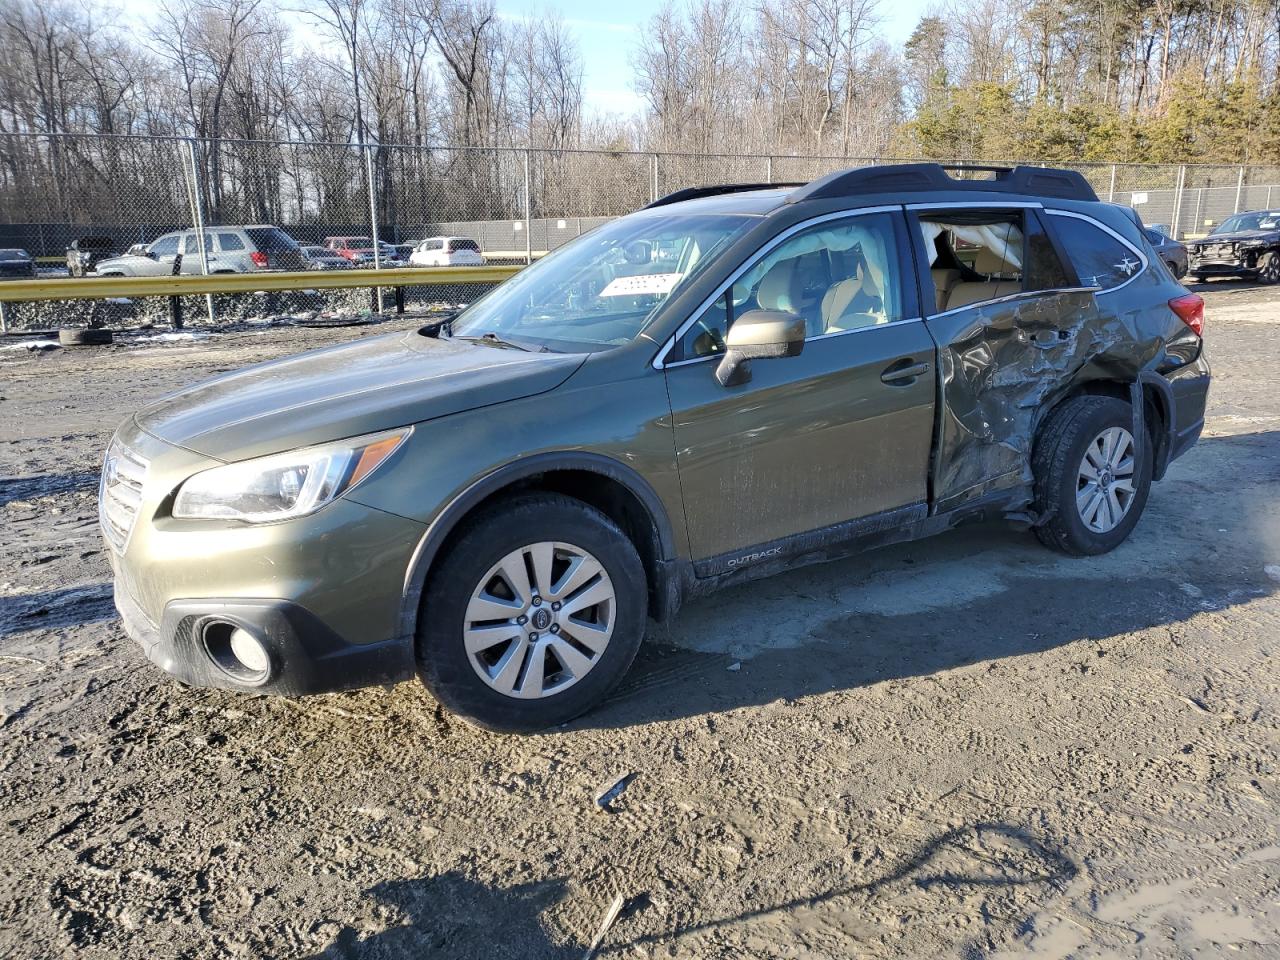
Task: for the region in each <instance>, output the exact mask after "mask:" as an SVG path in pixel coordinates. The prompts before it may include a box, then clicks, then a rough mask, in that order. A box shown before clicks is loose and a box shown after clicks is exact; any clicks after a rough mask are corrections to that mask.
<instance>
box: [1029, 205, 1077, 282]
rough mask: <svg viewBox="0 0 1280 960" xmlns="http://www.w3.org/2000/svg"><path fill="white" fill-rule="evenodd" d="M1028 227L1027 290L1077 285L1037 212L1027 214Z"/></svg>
mask: <svg viewBox="0 0 1280 960" xmlns="http://www.w3.org/2000/svg"><path fill="white" fill-rule="evenodd" d="M1026 228H1027V269H1026V276H1025V278H1024V280H1023V287H1024V288H1025V289H1027V290H1061V289H1063V288H1064V287H1074V286H1076V282H1075V280H1074V279H1073V278H1072V277H1071V276H1070V273H1069V271H1068V270H1067V268H1066V267H1064V266H1063V263H1062V258H1061V257H1060V256H1059V255H1058V250H1057V248H1056V247H1054V245H1053V241H1052V240H1050V239H1049V235H1048V234H1047V233H1045V228H1044V225H1043V224H1042V223H1041V221H1040V218H1039V217H1038V216H1037V215H1036V214H1035V213H1031V212H1029V213H1028V214H1027V218H1026Z"/></svg>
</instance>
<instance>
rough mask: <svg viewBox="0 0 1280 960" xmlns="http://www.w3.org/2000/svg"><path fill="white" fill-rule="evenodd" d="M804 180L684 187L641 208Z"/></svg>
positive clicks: (801, 183) (776, 187) (786, 184)
mask: <svg viewBox="0 0 1280 960" xmlns="http://www.w3.org/2000/svg"><path fill="white" fill-rule="evenodd" d="M804 185H805V182H804V181H802V182H799V183H722V184H719V185H715V186H709V187H685V188H684V189H683V190H677V191H676V192H675V193H668V194H667V195H666V196H665V197H659V198H658V199H657V200H655V201H653V203H650V204H646V205H645V206H644V207H642V208H641V209H643V210H649V209H651V208H653V207H665V206H666V205H667V204H669V203H679V202H680V201H682V200H697V199H698V198H699V197H714V196H718V195H719V194H722V193H746V192H747V191H748V190H777V189H779V188H781V187H803V186H804Z"/></svg>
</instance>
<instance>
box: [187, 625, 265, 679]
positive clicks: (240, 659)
mask: <svg viewBox="0 0 1280 960" xmlns="http://www.w3.org/2000/svg"><path fill="white" fill-rule="evenodd" d="M201 634H202V636H203V639H204V649H205V652H206V653H208V655H209V659H210V660H212V661H213V663H214V665H216V666H217V667H218V669H220V670H221V671H222V672H223V673H225V674H227V675H228V676H230V677H232V678H233V679H235V680H238V681H239V682H240V683H244V684H249V685H257V684H260V683H262V682H264V681H265V680H266V679H267V677H268V676H270V674H271V656H270V654H268V653H267V648H266V646H264V645H263V643H262V641H261V640H259V639H258V638H257V637H255V636H254V635H253V634H252V633H250V632H249V631H248V630H245V629H244V628H243V627H238V626H236V625H235V624H233V623H227V622H226V621H225V620H212V621H209V622H208V623H206V624H205V625H204V627H203V629H202V630H201Z"/></svg>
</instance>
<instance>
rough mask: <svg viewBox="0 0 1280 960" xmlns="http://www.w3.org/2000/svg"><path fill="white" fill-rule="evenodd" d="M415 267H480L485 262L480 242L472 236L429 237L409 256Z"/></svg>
mask: <svg viewBox="0 0 1280 960" xmlns="http://www.w3.org/2000/svg"><path fill="white" fill-rule="evenodd" d="M409 263H410V264H412V265H413V266H415V267H479V266H482V265H483V264H484V255H483V254H481V253H480V244H478V243H476V242H475V241H474V240H472V239H471V238H470V237H427V239H425V240H423V241H422V242H421V243H419V244H418V245H417V246H416V247H414V248H413V253H412V254H410V256H409Z"/></svg>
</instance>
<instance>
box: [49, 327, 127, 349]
mask: <svg viewBox="0 0 1280 960" xmlns="http://www.w3.org/2000/svg"><path fill="white" fill-rule="evenodd" d="M113 339H114V337H113V336H112V334H111V331H110V330H103V329H100V328H97V327H87V328H82V329H71V328H66V329H62V330H59V331H58V342H59V343H61V344H62V345H63V346H64V347H101V346H105V345H106V344H108V343H111V341H112V340H113Z"/></svg>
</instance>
